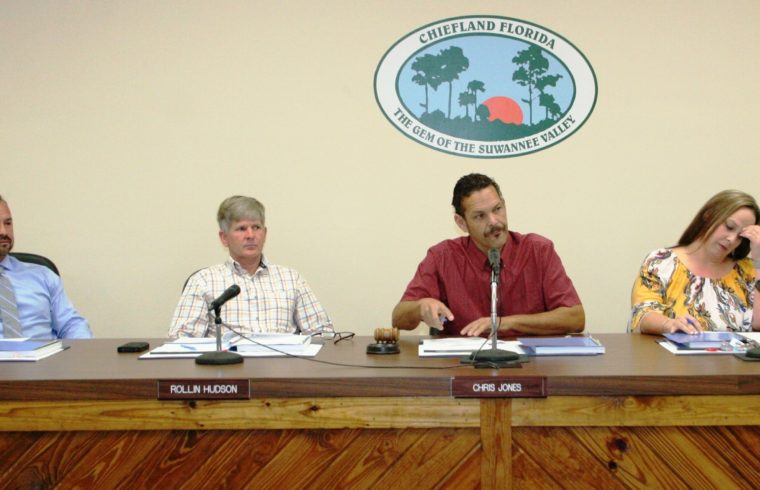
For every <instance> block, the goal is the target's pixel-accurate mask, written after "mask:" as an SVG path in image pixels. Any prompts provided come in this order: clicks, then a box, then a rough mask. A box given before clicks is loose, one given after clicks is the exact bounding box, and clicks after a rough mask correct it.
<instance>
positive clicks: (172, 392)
mask: <svg viewBox="0 0 760 490" xmlns="http://www.w3.org/2000/svg"><path fill="white" fill-rule="evenodd" d="M158 399H159V400H250V399H251V381H250V380H249V379H160V380H158Z"/></svg>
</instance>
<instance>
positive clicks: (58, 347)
mask: <svg viewBox="0 0 760 490" xmlns="http://www.w3.org/2000/svg"><path fill="white" fill-rule="evenodd" d="M62 350H63V344H62V343H61V341H60V340H55V339H52V340H29V339H27V338H22V339H3V340H0V361H38V360H40V359H44V358H45V357H48V356H52V355H53V354H55V353H57V352H61V351H62Z"/></svg>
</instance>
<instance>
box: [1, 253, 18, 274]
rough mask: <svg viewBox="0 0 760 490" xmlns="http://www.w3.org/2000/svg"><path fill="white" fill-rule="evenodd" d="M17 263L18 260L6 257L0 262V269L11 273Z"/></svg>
mask: <svg viewBox="0 0 760 490" xmlns="http://www.w3.org/2000/svg"><path fill="white" fill-rule="evenodd" d="M17 262H18V259H16V258H15V257H11V256H10V255H6V256H5V258H4V259H3V260H0V267H2V268H3V270H6V271H12V270H13V269H15V268H16V263H17Z"/></svg>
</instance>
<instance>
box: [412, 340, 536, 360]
mask: <svg viewBox="0 0 760 490" xmlns="http://www.w3.org/2000/svg"><path fill="white" fill-rule="evenodd" d="M496 348H497V349H501V350H508V351H512V352H516V353H517V354H524V352H523V350H522V349H520V345H519V344H518V343H517V342H515V341H505V340H499V341H498V342H496ZM490 349H491V340H488V339H484V338H482V337H446V338H442V339H423V340H422V342H420V346H419V349H418V353H419V356H420V357H461V356H468V355H470V354H471V353H473V352H476V351H478V350H490Z"/></svg>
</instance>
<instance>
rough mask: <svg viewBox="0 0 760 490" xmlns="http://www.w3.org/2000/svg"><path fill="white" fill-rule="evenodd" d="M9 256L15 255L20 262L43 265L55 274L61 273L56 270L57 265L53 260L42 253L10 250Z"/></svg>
mask: <svg viewBox="0 0 760 490" xmlns="http://www.w3.org/2000/svg"><path fill="white" fill-rule="evenodd" d="M11 257H15V258H17V259H18V260H20V261H21V262H26V263H28V264H37V265H44V266H45V267H47V268H48V269H50V270H51V271H53V272H55V274H56V275H57V276H60V275H61V273H60V272H58V267H56V266H55V264H54V263H53V261H52V260H50V259H49V258H47V257H43V256H42V255H37V254H30V253H26V252H11Z"/></svg>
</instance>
